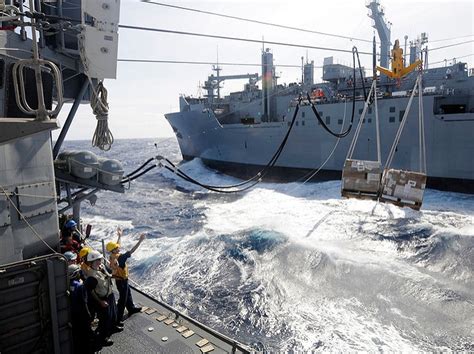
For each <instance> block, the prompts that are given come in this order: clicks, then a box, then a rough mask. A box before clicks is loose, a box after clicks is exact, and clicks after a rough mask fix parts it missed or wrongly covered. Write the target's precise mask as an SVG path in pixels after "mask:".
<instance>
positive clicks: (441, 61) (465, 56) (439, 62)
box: [429, 53, 474, 65]
mask: <svg viewBox="0 0 474 354" xmlns="http://www.w3.org/2000/svg"><path fill="white" fill-rule="evenodd" d="M473 55H474V54H473V53H471V54H467V55H463V56H460V57H455V58H450V59H443V60H440V61H435V62H434V63H429V64H430V65H435V64H441V63H444V62H445V61H448V60H452V59H462V58H467V57H472V56H473Z"/></svg>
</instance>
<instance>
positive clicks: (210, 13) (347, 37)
mask: <svg viewBox="0 0 474 354" xmlns="http://www.w3.org/2000/svg"><path fill="white" fill-rule="evenodd" d="M141 2H144V3H148V4H152V5H158V6H164V7H170V8H174V9H179V10H185V11H191V12H198V13H202V14H206V15H213V16H218V17H224V18H230V19H233V20H239V21H245V22H251V23H257V24H260V25H266V26H272V27H278V28H284V29H290V30H294V31H300V32H306V33H314V34H320V35H323V36H329V37H335V38H342V39H349V40H351V41H361V42H367V43H372V41H371V40H368V39H363V38H357V37H350V36H343V35H339V34H334V33H328V32H320V31H314V30H310V29H306V28H300V27H293V26H285V25H279V24H277V23H272V22H265V21H259V20H253V19H249V18H244V17H238V16H231V15H226V14H220V13H217V12H211V11H205V10H198V9H194V8H190V7H184V6H177V5H171V4H165V3H162V2H157V1H149V0H141Z"/></svg>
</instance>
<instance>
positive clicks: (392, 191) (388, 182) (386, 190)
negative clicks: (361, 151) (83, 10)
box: [380, 169, 426, 210]
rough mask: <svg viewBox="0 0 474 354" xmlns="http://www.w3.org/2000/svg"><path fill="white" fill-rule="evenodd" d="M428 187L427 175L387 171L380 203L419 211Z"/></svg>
mask: <svg viewBox="0 0 474 354" xmlns="http://www.w3.org/2000/svg"><path fill="white" fill-rule="evenodd" d="M425 187H426V174H424V173H420V172H413V171H403V170H395V169H389V170H386V171H385V179H384V184H383V186H382V195H381V196H380V201H387V202H391V203H393V204H395V205H398V206H408V207H410V208H413V209H416V210H419V209H420V207H421V204H422V202H423V193H424V191H425Z"/></svg>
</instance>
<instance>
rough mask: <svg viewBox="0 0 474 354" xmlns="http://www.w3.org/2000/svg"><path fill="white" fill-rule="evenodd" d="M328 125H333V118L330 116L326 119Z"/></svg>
mask: <svg viewBox="0 0 474 354" xmlns="http://www.w3.org/2000/svg"><path fill="white" fill-rule="evenodd" d="M326 124H331V117H330V116H327V117H326Z"/></svg>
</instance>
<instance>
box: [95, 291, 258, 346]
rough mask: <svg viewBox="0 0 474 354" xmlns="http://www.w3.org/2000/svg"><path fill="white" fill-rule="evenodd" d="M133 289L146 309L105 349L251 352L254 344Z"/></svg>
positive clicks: (131, 318)
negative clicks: (238, 340) (202, 322)
mask: <svg viewBox="0 0 474 354" xmlns="http://www.w3.org/2000/svg"><path fill="white" fill-rule="evenodd" d="M132 292H133V298H134V300H135V302H136V303H139V304H140V305H142V306H143V309H144V311H143V312H142V313H139V314H136V315H133V316H131V317H130V318H128V319H127V320H126V321H125V326H124V331H123V332H120V333H118V334H115V335H114V336H113V337H112V339H113V341H114V345H113V346H111V347H107V348H104V349H103V350H102V352H103V353H157V352H158V353H207V352H211V351H212V353H249V352H250V348H246V347H245V346H244V345H242V344H240V343H238V342H236V341H234V340H232V339H230V338H227V337H226V336H224V335H222V334H220V333H217V332H214V331H213V330H212V329H210V328H208V327H206V326H205V325H203V324H201V323H199V322H197V321H195V320H192V319H191V318H189V317H187V316H185V315H182V314H179V313H178V312H176V311H174V310H172V309H171V308H170V307H167V306H165V305H164V304H160V303H159V302H157V301H156V300H154V299H153V298H151V297H150V296H148V295H146V294H145V293H143V292H141V291H140V290H138V289H136V288H132ZM164 338H166V340H164Z"/></svg>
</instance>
